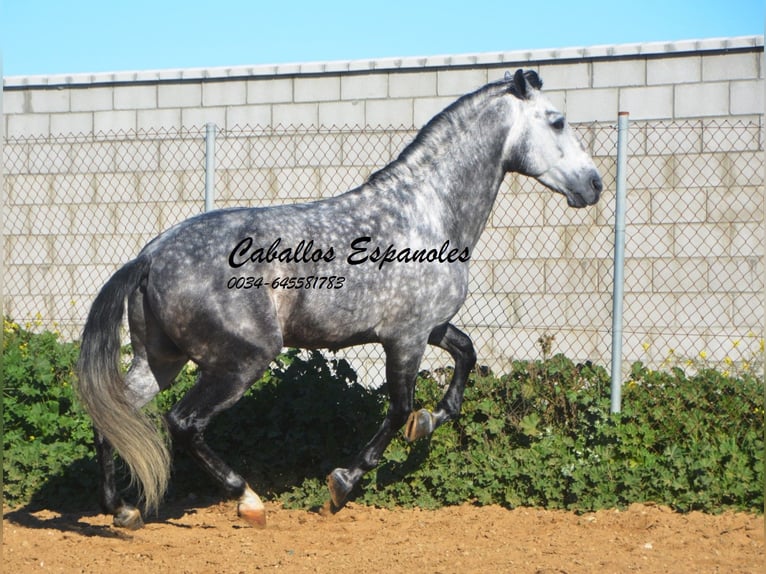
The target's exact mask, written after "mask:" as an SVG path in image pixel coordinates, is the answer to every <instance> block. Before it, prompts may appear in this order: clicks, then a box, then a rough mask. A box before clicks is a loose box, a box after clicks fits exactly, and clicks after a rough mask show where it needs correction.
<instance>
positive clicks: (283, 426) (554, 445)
mask: <svg viewBox="0 0 766 574" xmlns="http://www.w3.org/2000/svg"><path fill="white" fill-rule="evenodd" d="M4 334H5V337H4V341H3V363H2V374H3V379H4V383H5V385H4V390H3V403H4V409H3V422H4V425H5V429H4V430H5V432H4V435H3V450H4V456H5V460H4V465H3V478H4V484H3V497H4V501H5V503H6V504H11V505H16V504H21V503H29V502H32V503H33V504H40V505H48V506H51V505H58V506H61V505H62V501H66V503H67V504H69V505H74V506H79V507H92V506H94V505H95V498H96V488H97V480H98V470H97V468H96V465H95V463H94V461H93V449H92V433H91V429H90V423H89V420H88V418H87V416H86V415H84V414H83V413H82V412H81V411H80V409H79V408H78V407H77V405H76V403H75V402H74V399H73V391H72V382H73V377H74V373H73V369H74V365H75V362H76V358H77V345H76V344H72V343H66V342H61V341H59V340H58V337H57V336H56V334H54V333H49V332H43V333H39V334H34V333H32V332H30V331H29V330H25V329H22V328H20V327H19V326H18V325H16V324H15V323H12V322H11V321H8V320H5V321H4ZM195 374H196V373H195V367H194V366H193V365H191V364H190V365H189V366H187V368H185V369H184V371H183V372H182V373H181V375H180V376H179V379H178V382H177V384H176V385H175V386H174V387H172V388H171V389H168V390H167V391H165V392H163V393H161V394H160V395H159V396H158V397H157V399H156V401H155V403H156V408H158V409H159V410H160V411H165V410H167V409H168V408H170V407H171V406H172V404H174V403H175V401H176V400H178V398H179V397H180V396H182V394H183V393H184V392H185V390H186V389H188V388H189V386H190V385H192V384H194V379H195ZM447 374H448V375H449V371H447ZM444 384H445V383H444V381H443V380H442V379H441V378H440V377H438V376H436V375H435V374H431V373H422V374H421V376H420V377H419V379H418V384H417V392H416V403H417V407H418V408H420V407H421V406H422V407H426V408H433V407H434V406H435V405H436V403H437V402H438V401H439V399H440V398H441V396H442V395H443V392H444ZM386 407H387V401H386V398H385V387H383V388H381V389H377V390H375V389H367V388H364V387H362V386H361V385H359V384H358V383H357V382H356V375H355V373H354V372H353V371H352V369H351V368H350V367H349V365H348V364H347V363H346V362H345V361H343V360H338V359H334V358H330V359H327V358H326V357H325V356H323V355H322V354H321V353H319V352H311V353H298V352H297V351H290V352H287V353H285V354H283V355H280V357H279V358H278V359H277V360H276V361H275V362H274V363H273V365H272V366H271V368H270V369H269V371H268V372H267V373H266V374H265V375H264V376H263V377H262V379H261V380H260V381H258V382H257V383H256V384H255V385H253V387H252V388H251V389H250V390H249V391H248V392H247V394H246V395H245V397H243V399H242V400H241V401H240V402H239V403H237V404H236V405H235V406H234V407H232V408H231V409H229V410H228V411H226V412H224V413H222V414H221V415H220V416H219V417H218V418H216V419H215V420H214V421H213V423H212V424H211V425H210V427H209V429H208V431H207V433H206V436H207V439H208V441H209V443H210V444H211V445H212V446H213V448H214V449H215V450H216V451H218V452H220V453H221V455H222V456H223V458H224V459H225V460H226V461H227V462H228V463H229V464H230V465H231V466H232V467H233V468H235V469H237V470H239V471H240V472H243V473H244V474H245V475H246V478H247V479H248V481H249V482H250V484H251V485H252V486H253V487H254V488H255V490H256V491H258V492H260V493H262V494H264V495H265V496H266V497H267V498H270V499H277V500H280V501H282V502H283V503H284V504H285V505H286V506H289V507H301V508H311V507H316V506H320V505H321V504H322V503H323V502H324V501H325V500H326V499H327V490H326V486H325V478H324V477H325V476H326V475H327V473H328V472H329V471H330V470H331V469H332V468H333V467H334V466H344V465H347V464H348V463H349V462H350V461H351V459H352V458H353V456H354V455H355V454H356V453H357V452H358V451H359V450H360V449H361V448H362V446H363V445H364V444H365V442H366V441H367V440H369V439H370V438H371V437H372V435H373V434H374V432H375V430H376V429H377V427H378V425H379V423H380V421H381V420H382V417H383V416H384V414H385V410H386ZM763 438H764V411H763V383H762V382H761V380H760V379H757V378H755V377H754V376H752V375H751V374H748V373H738V374H737V375H736V376H731V375H725V374H723V373H721V372H718V371H715V370H712V369H702V370H699V371H698V372H696V373H695V374H692V375H689V374H687V373H685V372H684V371H683V370H681V369H679V368H674V369H672V370H670V371H669V372H657V371H652V370H649V369H647V368H646V367H645V366H643V365H641V364H636V365H634V367H633V370H632V373H631V376H630V378H629V380H628V381H627V382H626V383H625V385H624V390H623V412H622V413H620V414H618V415H611V414H610V413H609V377H608V374H607V372H606V370H605V369H603V368H601V367H599V366H596V365H592V364H585V365H576V364H574V363H573V362H572V361H570V360H569V359H567V358H566V357H564V356H563V355H554V356H550V355H549V353H544V359H543V360H540V361H518V362H514V363H513V365H512V367H511V370H510V372H509V373H508V374H506V375H503V376H500V377H497V376H493V375H491V374H486V373H483V374H474V376H472V377H471V379H470V381H469V384H468V387H467V389H466V393H465V402H464V405H463V415H462V416H461V418H460V419H459V420H458V421H454V422H452V423H449V424H446V425H444V426H443V427H441V428H439V429H438V430H437V431H436V432H435V433H434V434H433V435H432V436H431V437H429V438H427V439H422V440H420V441H418V442H416V443H413V444H410V443H407V442H406V441H404V439H403V438H397V439H395V440H394V441H393V442H392V444H391V446H390V447H389V448H388V450H387V451H386V453H385V455H384V460H383V461H382V463H381V465H380V466H379V467H378V468H377V469H376V470H374V471H372V472H370V473H369V474H368V475H367V476H366V477H365V478H364V480H363V483H362V485H361V486H362V488H360V489H359V491H358V492H356V493H355V496H356V497H357V498H356V500H357V501H359V502H362V503H365V504H374V505H379V506H385V507H392V506H396V505H404V506H410V505H418V506H421V507H424V508H434V507H438V506H442V505H450V504H460V503H464V502H473V503H476V504H490V503H492V504H501V505H505V506H519V505H527V506H545V507H548V508H567V509H574V510H591V509H597V508H604V507H615V506H622V505H627V504H630V503H632V502H640V501H654V502H657V503H662V504H667V505H670V506H672V507H674V508H676V509H678V510H681V511H687V510H692V509H699V510H704V511H708V512H717V511H720V510H722V509H726V508H733V509H740V510H750V511H761V510H762V508H763V488H762V485H763V482H764V468H763V459H762V454H763ZM191 492H193V493H196V494H197V495H215V496H218V495H219V492H218V489H217V486H216V485H215V484H214V483H213V482H212V481H211V480H210V479H208V478H207V477H206V476H205V475H204V474H203V473H202V472H201V471H200V470H199V469H198V468H197V467H196V465H195V464H194V463H193V462H192V461H191V460H190V459H189V458H188V457H187V456H186V455H185V454H183V453H176V455H175V472H174V477H173V481H172V483H171V492H170V493H169V497H170V498H173V497H186V496H187V495H188V494H189V493H191ZM53 507H54V508H55V507H56V506H53Z"/></svg>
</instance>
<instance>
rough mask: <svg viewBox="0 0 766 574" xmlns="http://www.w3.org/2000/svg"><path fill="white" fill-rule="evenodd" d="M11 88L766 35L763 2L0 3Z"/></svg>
mask: <svg viewBox="0 0 766 574" xmlns="http://www.w3.org/2000/svg"><path fill="white" fill-rule="evenodd" d="M0 1H2V2H3V3H2V6H1V8H0V46H1V47H2V52H3V73H4V75H7V76H17V75H36V74H68V73H87V72H108V71H126V70H153V69H163V68H192V67H217V66H239V65H258V64H277V63H286V62H314V61H327V60H356V59H369V58H386V57H401V56H428V55H437V54H462V53H472V52H495V51H513V50H527V49H538V48H564V47H575V46H578V47H579V46H593V45H599V44H622V43H632V42H651V41H666V40H667V41H671V40H688V39H699V38H715V37H724V36H746V35H754V34H758V35H761V34H763V32H764V0H639V1H634V0H627V1H625V0H574V1H573V0H549V1H545V0H538V1H531V0H527V1H525V2H517V1H513V0H495V1H489V0H468V1H466V0H461V1H452V0H442V1H440V2H431V1H418V0H385V1H378V2H370V1H369V0H354V1H334V0H308V1H307V0H283V1H281V2H280V1H274V0H269V1H265V2H261V1H256V0H250V1H247V0H208V1H200V0H184V1H181V0H0Z"/></svg>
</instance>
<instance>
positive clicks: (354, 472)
mask: <svg viewBox="0 0 766 574" xmlns="http://www.w3.org/2000/svg"><path fill="white" fill-rule="evenodd" d="M424 350H425V344H422V345H416V346H413V347H410V348H409V349H408V350H406V351H401V352H400V351H398V350H397V349H394V348H389V347H387V348H386V382H387V384H388V395H389V407H388V412H387V413H386V418H385V419H384V420H383V424H381V425H380V428H379V429H378V432H377V433H375V436H374V437H373V438H372V440H371V441H370V442H368V443H367V444H366V445H365V447H364V448H363V449H362V450H361V452H360V453H359V454H358V455H356V458H354V461H353V462H352V463H351V465H349V467H348V468H336V469H335V470H333V471H332V472H331V473H330V474H329V475H328V476H327V486H328V488H329V489H330V498H331V501H332V505H333V507H334V510H337V509H339V508H341V507H342V506H343V505H344V504H345V502H346V500H347V499H348V496H349V494H350V493H351V491H352V490H353V489H354V487H355V486H356V485H357V484H358V483H359V481H360V480H361V478H362V476H364V474H365V473H366V472H367V471H369V470H372V469H373V468H375V467H376V466H377V465H378V463H379V462H380V458H381V456H382V455H383V452H384V451H385V450H386V447H387V446H388V445H389V443H390V442H391V439H393V438H394V436H396V433H397V432H398V431H399V429H401V428H402V426H404V423H405V422H406V421H407V417H408V416H409V414H410V413H411V412H412V402H413V398H414V394H415V378H416V377H417V372H418V367H419V366H420V361H421V359H422V357H423V351H424Z"/></svg>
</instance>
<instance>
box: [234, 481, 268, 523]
mask: <svg viewBox="0 0 766 574" xmlns="http://www.w3.org/2000/svg"><path fill="white" fill-rule="evenodd" d="M237 516H239V517H240V518H241V519H242V520H244V521H245V522H247V523H248V524H249V525H250V526H255V527H256V528H264V527H265V526H266V508H264V506H263V502H261V499H260V498H259V497H258V495H257V494H255V492H253V491H252V490H251V489H250V487H249V486H248V487H247V488H246V489H245V493H244V494H243V495H242V497H241V498H240V499H239V503H238V504H237Z"/></svg>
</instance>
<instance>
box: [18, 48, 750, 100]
mask: <svg viewBox="0 0 766 574" xmlns="http://www.w3.org/2000/svg"><path fill="white" fill-rule="evenodd" d="M763 46H764V37H763V36H739V37H731V38H707V39H700V40H680V41H668V42H647V43H632V44H617V45H597V46H589V47H580V48H556V49H538V50H517V51H509V52H481V53H473V54H458V55H439V56H423V57H416V56H415V57H404V58H380V59H366V60H337V61H328V62H305V63H287V64H266V65H257V66H233V67H215V68H183V69H165V70H145V71H126V72H102V73H83V74H56V75H40V76H8V77H5V78H3V87H4V89H7V90H18V89H54V88H67V87H75V86H80V87H83V86H96V85H117V84H136V83H165V82H167V83H178V82H200V81H202V82H208V81H225V80H242V79H257V78H259V77H260V78H273V77H280V76H304V75H306V76H316V75H321V74H329V73H337V74H341V73H342V74H348V73H375V72H392V71H408V70H412V71H415V70H425V69H432V68H433V69H444V68H470V67H474V66H502V65H503V64H508V63H510V64H513V65H522V64H544V63H547V62H551V63H559V62H560V63H565V62H571V61H582V60H602V59H614V58H626V59H630V58H636V57H641V58H645V57H661V56H668V55H678V56H681V55H687V54H689V53H706V52H713V53H726V52H734V51H752V50H753V49H760V50H763Z"/></svg>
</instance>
